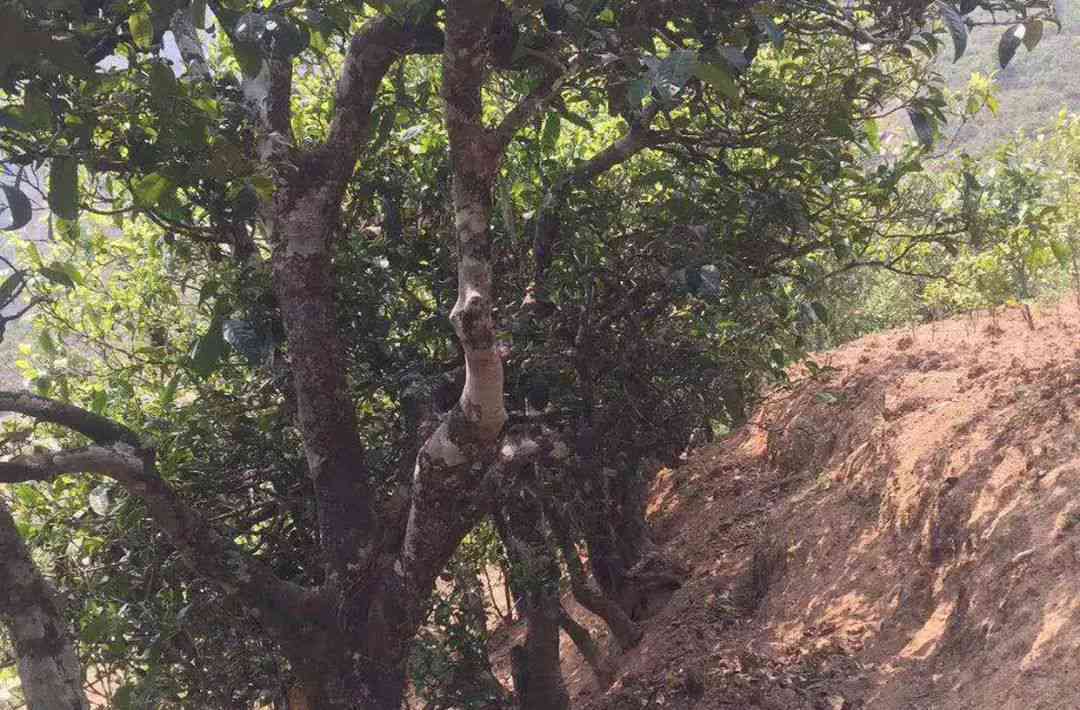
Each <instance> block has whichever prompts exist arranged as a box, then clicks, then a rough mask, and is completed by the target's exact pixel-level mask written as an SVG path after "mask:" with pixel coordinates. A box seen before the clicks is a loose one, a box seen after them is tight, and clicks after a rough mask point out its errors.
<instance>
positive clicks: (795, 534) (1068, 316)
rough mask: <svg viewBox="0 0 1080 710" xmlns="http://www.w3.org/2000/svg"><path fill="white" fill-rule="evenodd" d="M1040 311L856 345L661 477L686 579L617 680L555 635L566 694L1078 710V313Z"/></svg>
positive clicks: (579, 698) (663, 701)
mask: <svg viewBox="0 0 1080 710" xmlns="http://www.w3.org/2000/svg"><path fill="white" fill-rule="evenodd" d="M1034 326H1035V328H1034V330H1032V329H1031V328H1030V327H1029V325H1028V323H1027V321H1026V319H1025V318H1024V317H1022V314H1021V313H1020V312H1019V311H1016V310H1013V311H1009V312H1008V313H1005V314H1003V315H1001V316H999V317H998V318H996V319H994V320H991V319H990V318H988V317H986V316H983V317H980V318H978V319H959V320H955V321H950V322H945V323H938V324H933V325H927V326H923V327H920V328H918V329H915V330H905V331H896V332H891V333H885V334H880V335H875V336H870V337H868V338H864V339H862V340H859V341H857V342H855V343H852V344H849V345H847V346H845V347H843V348H841V349H839V350H837V351H834V352H831V353H827V354H825V355H822V356H821V357H820V358H819V360H818V362H819V364H821V365H825V366H827V368H826V371H825V373H824V374H822V375H820V376H818V377H816V378H810V377H809V376H806V375H805V373H803V374H802V375H797V377H796V379H797V382H796V384H795V385H794V386H793V387H791V388H790V389H787V390H782V391H779V392H777V393H775V394H774V395H773V396H772V397H771V398H770V399H768V400H767V401H766V402H765V403H764V405H763V406H762V407H761V409H760V410H759V412H758V414H757V416H756V417H755V418H754V420H753V422H752V423H751V424H750V425H748V426H747V427H745V428H744V429H742V430H740V431H738V432H736V433H735V434H733V435H732V436H731V437H729V438H728V439H726V440H725V441H723V442H721V443H719V444H718V445H716V446H712V447H710V448H706V449H703V450H700V451H698V452H695V454H694V455H693V456H691V459H690V461H688V462H687V464H686V465H685V466H682V467H680V468H679V469H677V470H664V471H662V472H661V473H660V475H659V476H658V478H657V481H656V485H655V490H654V492H653V497H652V504H651V514H652V517H653V522H654V525H655V529H656V530H657V532H658V534H659V536H660V539H661V540H662V542H663V543H664V544H665V546H666V547H667V549H668V551H669V552H670V553H671V554H673V555H674V556H676V557H678V558H680V559H681V560H682V561H683V562H685V563H686V564H687V566H688V567H689V568H690V569H691V570H692V572H691V575H690V578H689V579H688V580H687V583H686V584H685V586H684V587H683V588H682V589H681V590H680V591H678V592H677V593H676V595H675V596H674V597H673V599H672V601H671V603H670V604H668V606H667V607H665V608H664V609H663V610H662V611H661V612H660V613H659V614H658V615H657V616H656V617H654V618H652V619H650V620H648V622H647V632H646V636H645V638H644V640H643V642H642V644H641V645H640V646H639V647H638V648H637V649H635V650H633V651H632V652H630V653H629V654H627V655H626V656H625V657H623V658H622V659H619V666H620V668H619V679H618V681H617V682H616V684H615V685H614V686H613V687H612V688H611V689H609V690H608V691H606V692H602V691H600V689H598V688H597V687H595V685H594V683H593V681H592V679H591V676H590V674H589V672H588V670H587V669H585V668H584V667H583V666H582V665H581V663H580V659H579V658H578V657H577V655H576V653H574V652H572V651H571V650H570V649H569V647H568V646H566V645H565V644H564V649H566V650H567V651H568V653H566V654H565V656H566V659H567V660H566V668H565V671H566V674H567V677H568V678H569V679H570V685H571V687H572V690H573V693H574V697H575V703H574V707H575V708H588V709H589V710H624V709H630V708H660V707H663V708H687V709H689V708H696V709H704V708H743V709H746V710H754V709H775V710H802V709H807V710H809V709H815V710H816V709H818V708H824V709H826V710H848V709H856V708H868V709H873V710H968V709H971V710H974V709H976V708H978V709H983V708H994V709H995V710H1012V709H1016V710H1020V709H1023V710H1055V709H1059V708H1060V709H1062V710H1064V709H1074V708H1078V707H1080V673H1078V672H1077V670H1078V669H1080V655H1078V654H1080V312H1078V311H1077V309H1076V307H1075V306H1073V305H1064V304H1063V305H1062V306H1060V307H1058V308H1056V309H1048V310H1043V311H1039V312H1036V313H1035V317H1034ZM576 613H577V614H581V612H580V610H576ZM518 633H520V630H518Z"/></svg>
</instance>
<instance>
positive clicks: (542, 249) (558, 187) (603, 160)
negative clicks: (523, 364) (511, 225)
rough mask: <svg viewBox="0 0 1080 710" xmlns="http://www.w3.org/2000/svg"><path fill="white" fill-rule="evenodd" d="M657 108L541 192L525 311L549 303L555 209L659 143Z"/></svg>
mask: <svg viewBox="0 0 1080 710" xmlns="http://www.w3.org/2000/svg"><path fill="white" fill-rule="evenodd" d="M658 111H659V105H658V104H657V103H653V104H650V105H649V106H648V107H646V108H645V110H644V111H643V112H642V116H641V120H640V121H638V122H636V123H635V124H634V125H632V126H631V128H630V130H629V131H628V132H627V133H626V135H624V136H623V137H622V138H620V139H619V140H617V141H615V142H614V143H612V144H611V145H609V146H608V147H607V148H605V149H604V150H602V151H600V152H599V153H597V154H596V155H594V156H593V157H592V158H590V159H589V160H586V161H585V162H584V163H581V164H580V165H578V166H577V167H575V168H574V169H573V170H570V171H569V172H567V173H566V174H564V175H563V176H562V177H560V178H559V179H558V180H557V181H556V182H555V184H554V185H552V186H551V188H549V189H548V191H547V193H546V194H545V195H544V199H543V201H542V202H541V204H540V210H539V215H538V216H537V218H536V233H535V236H534V238H533V261H534V263H533V281H532V284H531V285H530V286H529V288H528V291H527V293H526V294H525V300H524V302H523V303H522V306H523V307H524V308H525V309H526V310H528V311H530V312H532V313H535V314H537V315H542V314H544V313H545V312H550V307H551V306H550V304H549V303H548V302H547V299H546V296H545V295H544V279H545V274H546V273H547V269H548V267H549V266H550V265H551V261H552V259H553V258H554V248H555V242H556V241H558V238H559V231H560V228H561V224H560V220H559V212H560V210H561V209H562V207H563V204H564V203H565V202H566V200H567V198H568V197H569V196H570V192H571V190H572V189H573V188H574V187H575V186H577V185H581V184H584V183H586V182H588V181H589V180H593V179H595V178H596V177H598V176H600V175H602V174H603V173H605V172H607V171H608V170H611V169H612V168H613V167H615V166H616V165H620V164H621V163H624V162H626V161H627V160H629V159H630V158H632V157H634V156H635V155H637V154H638V153H640V152H641V151H643V150H645V149H646V148H649V147H652V146H655V145H657V144H659V143H660V141H661V140H662V139H663V136H662V135H661V134H660V133H657V132H656V131H653V130H652V129H650V128H649V125H650V124H651V123H652V120H653V119H654V118H655V117H656V114H657V112H658Z"/></svg>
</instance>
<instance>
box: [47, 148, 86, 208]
mask: <svg viewBox="0 0 1080 710" xmlns="http://www.w3.org/2000/svg"><path fill="white" fill-rule="evenodd" d="M49 207H51V208H52V211H53V212H55V213H56V214H57V216H59V217H61V218H63V219H77V218H78V217H79V164H78V163H76V162H75V161H74V160H72V159H71V158H53V159H52V162H51V164H50V165H49Z"/></svg>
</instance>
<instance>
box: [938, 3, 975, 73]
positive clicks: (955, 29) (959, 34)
mask: <svg viewBox="0 0 1080 710" xmlns="http://www.w3.org/2000/svg"><path fill="white" fill-rule="evenodd" d="M938 8H939V9H940V10H941V19H942V20H944V21H945V27H946V28H948V30H949V34H950V35H951V36H952V42H953V61H954V62H955V61H957V60H958V59H960V57H962V56H964V50H965V49H967V41H968V30H967V25H965V24H964V18H963V16H962V15H961V14H960V12H959V11H958V10H957V9H956V8H955V7H953V6H952V4H951V3H948V2H944V0H939V2H938Z"/></svg>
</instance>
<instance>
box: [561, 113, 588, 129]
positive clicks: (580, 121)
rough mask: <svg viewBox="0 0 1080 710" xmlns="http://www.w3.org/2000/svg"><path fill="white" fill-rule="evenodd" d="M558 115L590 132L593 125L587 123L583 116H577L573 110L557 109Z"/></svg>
mask: <svg viewBox="0 0 1080 710" xmlns="http://www.w3.org/2000/svg"><path fill="white" fill-rule="evenodd" d="M559 115H560V116H562V117H563V118H565V119H566V120H567V121H569V122H570V123H572V124H574V125H575V126H577V127H578V128H584V129H585V130H586V131H589V132H590V133H591V132H592V129H593V126H592V124H591V123H589V119H587V118H585V117H584V116H579V115H578V114H576V113H574V112H573V111H559Z"/></svg>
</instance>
